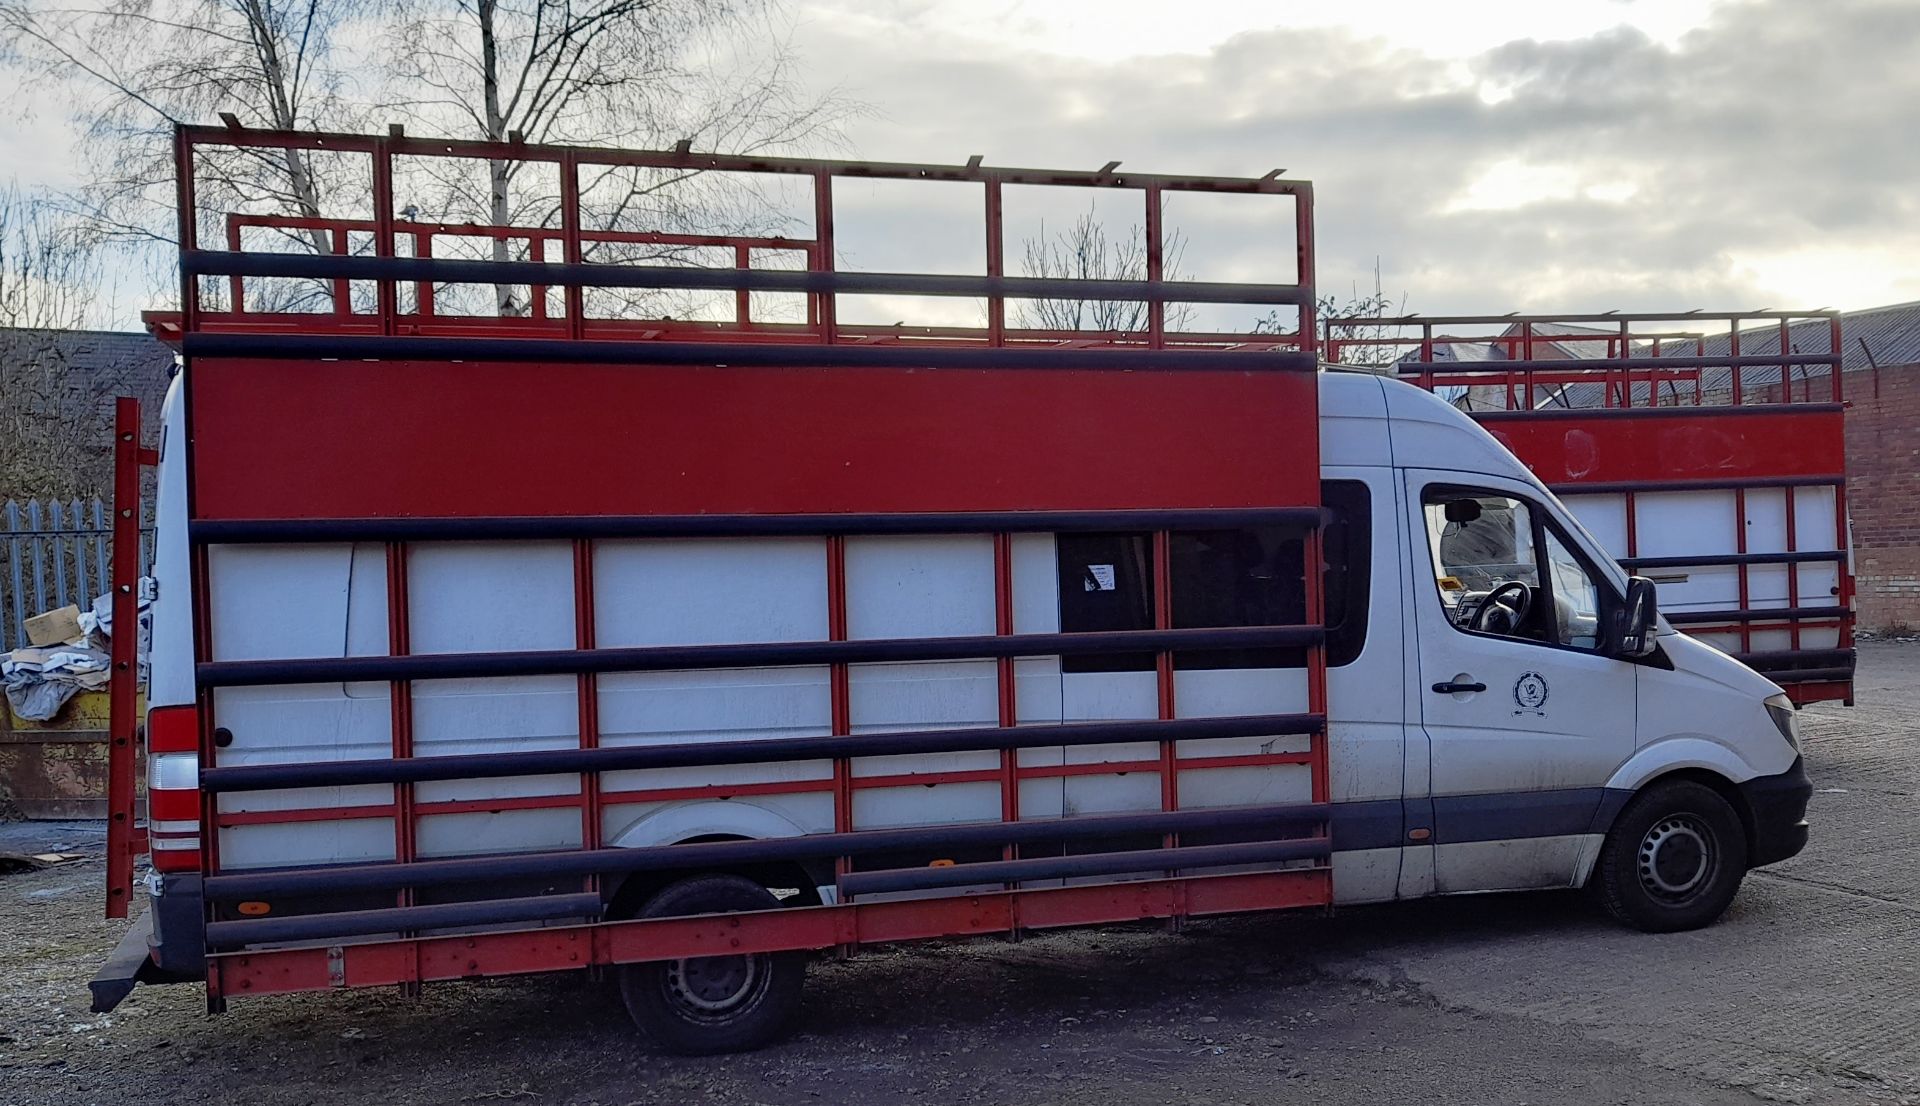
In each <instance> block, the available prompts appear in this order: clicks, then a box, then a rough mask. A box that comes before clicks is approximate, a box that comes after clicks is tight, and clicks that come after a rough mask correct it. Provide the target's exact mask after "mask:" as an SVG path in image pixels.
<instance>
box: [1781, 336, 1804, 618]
mask: <svg viewBox="0 0 1920 1106" xmlns="http://www.w3.org/2000/svg"><path fill="white" fill-rule="evenodd" d="M1786 377H1787V366H1785V365H1782V366H1780V379H1781V382H1782V383H1784V382H1785V381H1786ZM1780 494H1781V495H1783V496H1785V501H1784V502H1785V507H1786V515H1787V552H1788V553H1790V554H1791V553H1797V552H1799V550H1800V534H1799V525H1798V523H1797V521H1796V520H1795V519H1794V517H1793V516H1794V514H1795V513H1796V509H1797V508H1796V506H1795V504H1794V499H1793V485H1792V484H1788V485H1787V486H1786V487H1784V488H1782V489H1780ZM1785 568H1786V570H1787V606H1788V607H1789V608H1797V607H1799V606H1800V563H1799V562H1798V561H1796V560H1794V559H1793V558H1792V557H1791V556H1789V557H1788V558H1787V563H1786V565H1785ZM1787 642H1788V646H1787V647H1788V648H1790V649H1793V650H1795V651H1798V650H1799V648H1800V620H1799V619H1797V618H1792V619H1788V620H1787Z"/></svg>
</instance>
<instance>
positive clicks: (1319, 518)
mask: <svg viewBox="0 0 1920 1106" xmlns="http://www.w3.org/2000/svg"><path fill="white" fill-rule="evenodd" d="M1325 520H1326V511H1325V509H1323V508H1320V507H1256V508H1225V509H1201V510H1142V511H962V512H946V513H928V514H885V515H878V514H845V515H555V516H551V517H549V516H539V515H532V516H529V515H520V516H512V517H499V518H342V519H322V518H279V519H237V520H236V519H206V520H203V521H200V522H195V523H192V524H191V525H190V527H189V533H190V535H191V536H192V538H193V540H194V541H197V542H206V543H210V544H222V545H239V544H244V543H249V542H352V541H476V540H532V539H541V538H550V539H575V538H586V539H592V538H734V537H825V536H829V535H844V536H851V535H869V534H872V535H892V534H991V533H1080V532H1085V531H1107V530H1238V529H1244V528H1250V527H1256V526H1272V527H1300V528H1302V529H1306V528H1311V527H1314V526H1319V525H1321V524H1322V523H1323V522H1324V521H1325Z"/></svg>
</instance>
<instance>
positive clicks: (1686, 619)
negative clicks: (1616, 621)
mask: <svg viewBox="0 0 1920 1106" xmlns="http://www.w3.org/2000/svg"><path fill="white" fill-rule="evenodd" d="M1660 613H1661V614H1663V615H1665V616H1666V619H1667V621H1668V622H1671V623H1672V624H1674V625H1675V626H1695V625H1699V624H1701V623H1707V622H1771V621H1773V620H1776V619H1778V620H1780V621H1782V622H1798V621H1801V620H1804V619H1812V618H1845V617H1847V616H1848V615H1850V614H1852V613H1853V612H1852V611H1850V610H1848V609H1847V608H1845V607H1749V608H1746V609H1744V610H1726V611H1662V612H1660Z"/></svg>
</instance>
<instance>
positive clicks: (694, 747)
mask: <svg viewBox="0 0 1920 1106" xmlns="http://www.w3.org/2000/svg"><path fill="white" fill-rule="evenodd" d="M1325 724H1326V716H1325V715H1322V714H1255V715H1234V716H1224V717H1218V718H1175V719H1167V720H1146V721H1132V722H1070V723H1065V724H1061V725H1028V726H999V727H984V726H983V727H970V728H959V729H948V730H906V731H901V732H897V733H873V734H859V735H853V736H849V735H846V734H839V735H831V736H821V737H783V738H771V739H762V740H754V741H714V742H683V743H677V744H672V745H633V746H612V747H602V748H598V749H543V750H535V751H530V752H523V753H480V754H473V755H468V756H445V757H415V758H409V759H402V760H393V759H379V760H343V761H314V762H306V763H300V764H260V765H246V766H239V767H233V768H209V769H207V770H205V771H203V772H201V773H200V788H201V790H203V791H207V792H210V793H219V794H229V793H232V792H237V791H281V790H285V789H287V788H294V787H340V786H347V785H352V784H382V783H425V782H429V781H434V780H479V779H499V778H501V777H506V776H535V775H550V774H558V773H576V772H614V771H626V770H631V769H646V768H694V767H715V766H718V765H730V764H777V763H789V762H792V761H800V760H825V759H830V758H834V757H848V756H855V757H865V756H897V755H909V754H924V753H961V752H969V751H973V750H999V749H1032V748H1039V747H1052V746H1067V745H1075V746H1079V745H1106V744H1119V743H1122V742H1130V741H1197V740H1202V739H1217V738H1229V737H1271V736H1280V735H1287V734H1310V733H1317V732H1319V730H1320V728H1321V727H1322V726H1324V725H1325ZM832 782H833V781H831V780H822V781H821V787H822V788H826V787H831V786H832ZM721 790H724V788H722V789H721Z"/></svg>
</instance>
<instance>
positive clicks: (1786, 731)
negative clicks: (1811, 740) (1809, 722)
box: [1766, 695, 1800, 749]
mask: <svg viewBox="0 0 1920 1106" xmlns="http://www.w3.org/2000/svg"><path fill="white" fill-rule="evenodd" d="M1766 706H1767V713H1768V714H1770V715H1772V716H1773V724H1774V725H1775V726H1778V727H1780V736H1781V737H1784V738H1786V739H1787V744H1789V745H1791V746H1793V747H1794V748H1795V749H1798V748H1799V747H1800V716H1799V714H1798V712H1796V711H1795V710H1794V709H1793V700H1792V699H1789V698H1787V697H1786V696H1785V695H1770V696H1768V697H1767V702H1766Z"/></svg>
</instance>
